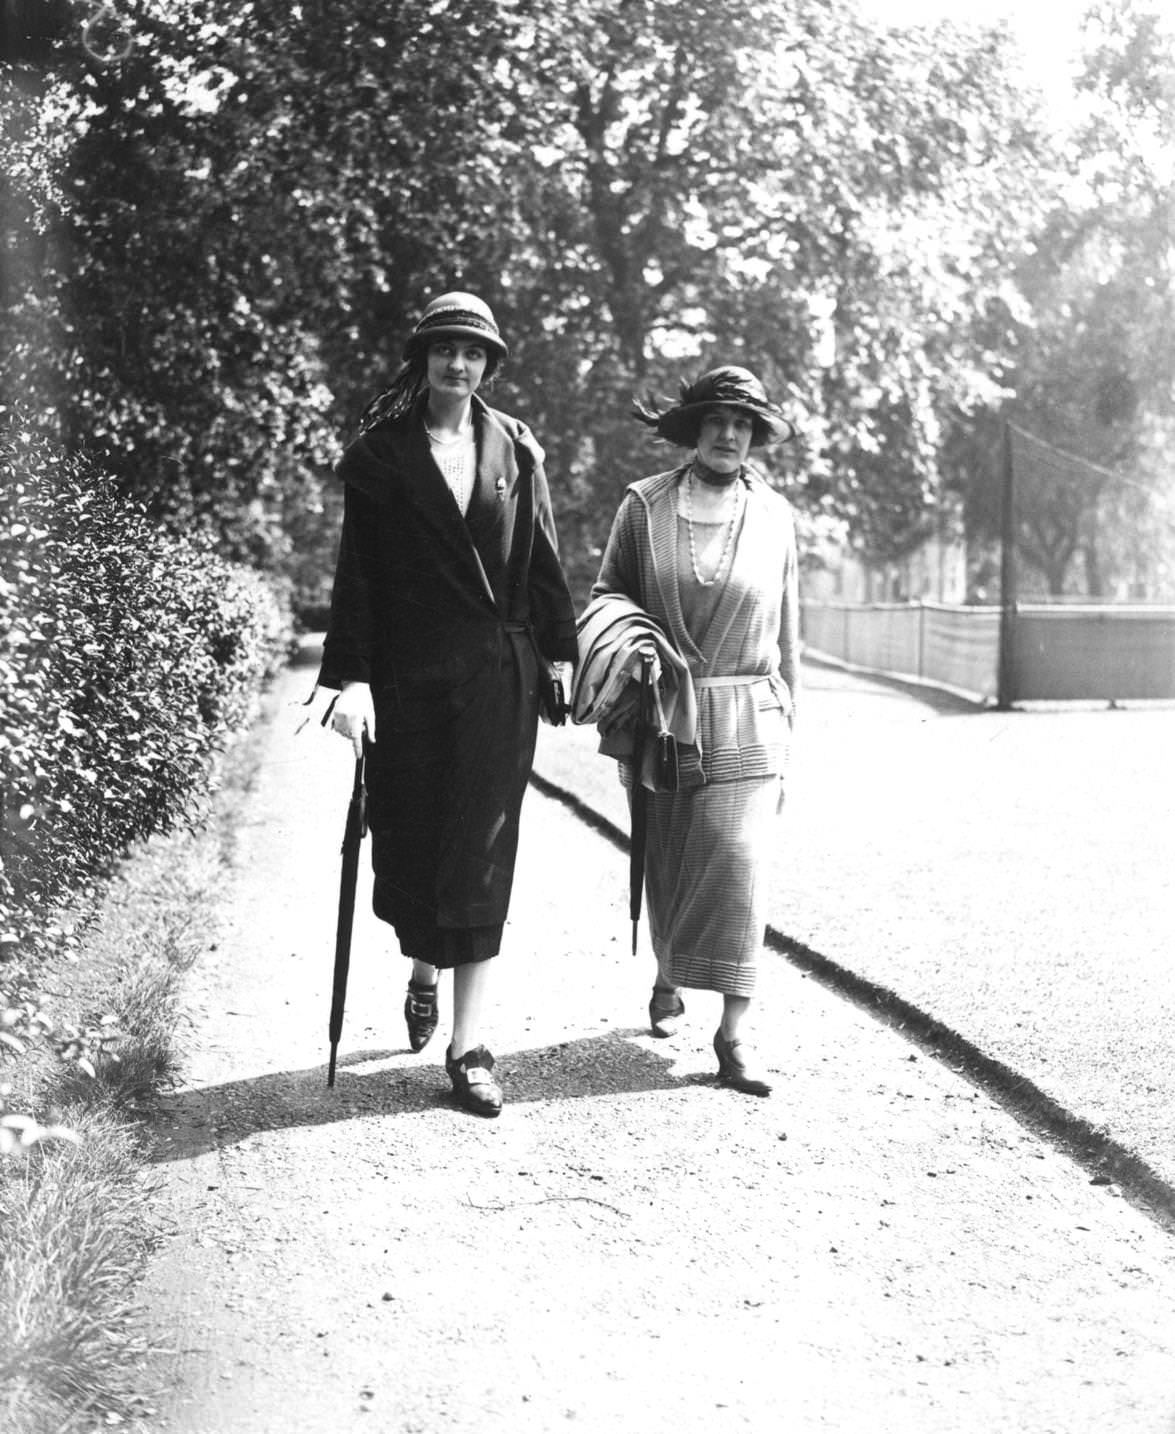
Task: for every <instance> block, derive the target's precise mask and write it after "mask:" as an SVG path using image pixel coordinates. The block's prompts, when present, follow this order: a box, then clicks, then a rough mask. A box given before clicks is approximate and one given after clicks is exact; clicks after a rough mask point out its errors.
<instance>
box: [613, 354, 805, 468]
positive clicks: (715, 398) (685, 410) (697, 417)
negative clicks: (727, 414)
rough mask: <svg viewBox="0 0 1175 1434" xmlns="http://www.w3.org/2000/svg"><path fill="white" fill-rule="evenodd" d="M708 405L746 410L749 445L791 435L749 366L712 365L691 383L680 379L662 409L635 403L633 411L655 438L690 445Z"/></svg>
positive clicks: (791, 426)
mask: <svg viewBox="0 0 1175 1434" xmlns="http://www.w3.org/2000/svg"><path fill="white" fill-rule="evenodd" d="M712 408H737V409H740V410H741V411H742V412H744V413H747V414H749V415H750V417H751V420H752V422H753V424H754V432H753V434H752V437H751V446H752V447H753V448H758V447H761V446H762V445H763V444H766V443H782V442H784V441H785V440H786V439H789V438H794V437H795V432H796V430H795V425H794V424H792V423H790V422H789V421H788V420H787V419H786V418H785V417H784V416H783V412H782V410H781V409H779V408H778V407H777V406H776V405H775V404H773V403H771V402H770V401H769V400H768V398H767V393H766V390H765V389H764V387H763V385H762V384H761V383H760V382H759V380H758V379H757V378H756V377H755V375H754V374H753V373H752V372H751V371H750V369H746V368H738V367H736V366H735V365H734V364H724V365H723V366H722V367H721V368H712V369H710V370H709V371H708V372H707V373H704V374H702V376H701V377H700V378H696V379H694V380H693V382H692V383H686V382H683V383H682V385H681V395H680V397H679V398H678V401H677V402H676V403H674V404H671V405H670V407H668V408H666V409H662V410H660V411H658V410H656V409H653V408H647V407H645V405H644V404H641V403H635V404H634V405H633V414H634V416H635V417H637V418H639V419H640V421H641V422H642V423H645V424H647V425H648V426H649V427H650V428H652V429H653V430H654V432H655V433H656V434H657V436H658V437H659V438H664V439H665V440H666V441H667V442H669V443H676V444H677V445H678V446H679V447H681V448H692V447H693V446H694V445H695V444H696V443H697V441H698V433H699V431H700V429H701V426H702V418H703V416H704V415H705V414H706V412H707V411H708V410H710V409H712Z"/></svg>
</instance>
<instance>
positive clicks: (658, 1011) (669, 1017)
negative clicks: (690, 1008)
mask: <svg viewBox="0 0 1175 1434" xmlns="http://www.w3.org/2000/svg"><path fill="white" fill-rule="evenodd" d="M684 1015H685V1002H684V1001H683V1000H682V999H681V994H680V992H679V991H677V990H676V988H672V987H671V988H669V989H668V990H667V989H666V988H665V987H663V986H654V987H653V999H652V1000H651V1001H650V1002H649V1025H650V1027H651V1028H652V1031H653V1034H654V1035H655V1036H658V1037H664V1036H675V1035H676V1034H677V1021H678V1017H680V1016H684Z"/></svg>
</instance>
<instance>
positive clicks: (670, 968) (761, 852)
mask: <svg viewBox="0 0 1175 1434" xmlns="http://www.w3.org/2000/svg"><path fill="white" fill-rule="evenodd" d="M779 781H780V779H779V777H778V776H777V775H771V776H763V777H748V778H744V779H742V780H741V781H735V782H713V783H711V784H709V785H707V786H704V787H694V788H691V789H690V790H688V791H683V792H677V793H667V792H650V793H649V836H648V846H647V855H646V866H645V897H646V903H647V909H648V920H649V932H650V935H651V937H652V941H653V950H654V952H655V953H656V957H657V965H658V967H659V969H660V973H661V978H662V980H663V981H664V982H665V983H666V984H672V985H674V986H690V987H693V988H695V989H699V990H703V991H721V992H722V993H723V994H724V995H729V996H750V995H753V994H754V990H755V976H756V973H757V970H758V963H759V952H760V951H761V950H762V948H763V935H764V932H765V929H766V926H767V895H768V891H767V883H768V874H769V869H768V863H769V857H770V847H771V831H772V827H773V825H774V823H775V819H776V816H777V814H778V811H779V790H780V788H779Z"/></svg>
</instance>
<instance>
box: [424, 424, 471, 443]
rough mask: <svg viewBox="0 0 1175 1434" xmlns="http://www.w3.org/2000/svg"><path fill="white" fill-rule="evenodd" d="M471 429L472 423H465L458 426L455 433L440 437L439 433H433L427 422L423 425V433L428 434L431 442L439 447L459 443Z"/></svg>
mask: <svg viewBox="0 0 1175 1434" xmlns="http://www.w3.org/2000/svg"><path fill="white" fill-rule="evenodd" d="M472 430H473V425H472V424H471V423H467V424H466V425H465V426H464V427H463V428H459V429H458V430H457V432H456V433H450V434H449V435H448V436H447V437H444V438H442V437H441V435H440V434H439V433H434V432H433V431H432V429H431V428H430V427H429V426H428V424H427V423H426V424H425V425H424V431H425V433H427V434H428V436H429V438H430V439H431V440H432V442H433V443H436V444H438V445H439V446H440V447H441V448H444V447H446V446H447V445H448V444H450V443H460V442H461V440H462V439H463V438H468V437H469V435H470V433H471V432H472Z"/></svg>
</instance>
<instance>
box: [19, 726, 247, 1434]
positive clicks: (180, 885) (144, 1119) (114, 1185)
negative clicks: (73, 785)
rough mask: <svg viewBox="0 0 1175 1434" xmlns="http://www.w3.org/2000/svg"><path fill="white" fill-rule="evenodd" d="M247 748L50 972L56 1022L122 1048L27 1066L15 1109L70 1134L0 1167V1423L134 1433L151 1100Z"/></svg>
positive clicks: (235, 754) (207, 938) (152, 1186)
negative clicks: (210, 804)
mask: <svg viewBox="0 0 1175 1434" xmlns="http://www.w3.org/2000/svg"><path fill="white" fill-rule="evenodd" d="M247 756H248V753H247V743H246V741H244V740H238V741H237V742H236V743H235V744H234V746H233V748H232V749H231V750H230V751H229V752H228V753H227V754H226V755H225V756H224V757H222V759H221V762H220V764H219V782H218V786H219V789H220V799H219V801H218V804H217V809H216V810H213V809H212V808H209V810H208V811H207V812H205V813H204V816H203V819H202V820H201V821H200V823H199V824H198V825H197V826H195V827H193V828H192V829H189V830H187V831H181V832H177V833H173V834H172V835H170V836H168V837H164V838H154V839H153V840H151V841H150V842H148V843H146V844H144V845H143V846H142V847H141V848H140V849H139V850H137V851H136V852H134V853H133V854H132V855H131V856H130V857H129V858H128V859H127V860H126V861H125V862H124V863H122V865H121V866H120V868H119V870H118V871H117V873H116V874H115V875H114V877H113V879H112V880H111V882H110V884H109V886H108V888H107V890H106V893H105V897H104V900H103V903H102V906H101V909H100V911H99V912H98V914H97V915H96V917H95V918H94V919H93V920H91V921H90V922H89V923H88V925H87V927H86V930H85V933H84V935H83V937H82V939H81V941H80V942H79V944H78V946H77V947H76V948H75V949H74V950H73V951H72V952H71V953H67V954H63V955H62V957H61V960H60V964H59V965H58V967H57V969H52V970H46V971H43V972H41V973H40V977H41V984H42V985H43V987H45V988H46V989H48V990H50V991H51V992H52V995H53V998H54V1009H55V1012H57V1013H59V1014H60V1017H61V1019H63V1020H65V1021H71V1022H72V1023H74V1024H77V1025H79V1026H84V1025H89V1024H97V1023H99V1022H100V1021H101V1019H102V1018H103V1017H105V1016H111V1017H113V1018H114V1021H115V1023H116V1026H117V1029H118V1030H119V1032H120V1033H121V1039H120V1041H119V1043H118V1045H117V1048H116V1051H115V1054H114V1056H113V1057H112V1058H108V1059H105V1060H103V1061H101V1062H100V1063H99V1064H98V1067H97V1074H96V1076H94V1077H89V1076H86V1075H85V1074H84V1073H82V1072H81V1071H79V1070H78V1069H77V1067H76V1066H72V1065H64V1064H61V1063H59V1062H57V1061H56V1060H54V1058H53V1057H52V1056H51V1055H48V1054H46V1055H44V1056H42V1057H40V1058H39V1059H37V1060H36V1061H33V1062H29V1063H28V1065H27V1069H25V1070H23V1071H22V1076H21V1088H20V1089H18V1090H16V1091H14V1092H13V1094H14V1096H15V1097H16V1104H17V1105H18V1107H19V1108H21V1109H26V1110H38V1111H42V1112H47V1113H48V1117H47V1120H46V1123H48V1121H49V1120H51V1121H53V1122H55V1123H60V1124H62V1125H64V1126H67V1127H68V1128H69V1129H70V1130H72V1131H73V1132H74V1133H75V1135H76V1136H77V1143H76V1144H75V1143H73V1142H69V1141H64V1140H62V1141H52V1142H43V1143H42V1144H40V1145H36V1146H33V1147H32V1148H31V1149H30V1150H29V1151H27V1152H26V1153H25V1154H23V1155H20V1156H10V1157H9V1158H7V1159H4V1160H0V1232H2V1235H0V1429H3V1430H4V1431H5V1434H89V1431H91V1430H98V1429H103V1430H108V1429H110V1428H124V1429H130V1430H134V1429H142V1428H144V1427H145V1426H146V1424H147V1423H148V1422H149V1421H150V1418H151V1415H152V1413H153V1412H154V1410H153V1399H152V1391H151V1389H150V1387H149V1385H148V1376H147V1374H146V1370H147V1369H148V1367H149V1365H148V1360H149V1355H150V1350H149V1348H148V1343H147V1340H146V1337H145V1336H144V1334H143V1329H144V1328H145V1324H144V1322H143V1321H142V1320H141V1319H140V1316H139V1311H138V1309H137V1307H136V1289H137V1286H138V1284H139V1281H140V1279H141V1277H142V1275H143V1273H144V1270H145V1268H146V1265H147V1261H148V1260H149V1258H150V1255H151V1252H152V1250H153V1249H154V1248H155V1246H156V1245H157V1243H158V1241H159V1239H160V1238H161V1236H162V1234H163V1232H162V1231H161V1230H160V1229H159V1217H158V1213H157V1205H156V1201H155V1192H156V1190H157V1188H158V1181H157V1177H156V1176H155V1174H154V1173H153V1169H152V1167H151V1164H150V1156H151V1139H152V1137H151V1128H150V1123H149V1117H150V1115H151V1112H152V1108H153V1101H154V1098H155V1096H156V1095H157V1094H158V1093H159V1091H160V1090H161V1089H162V1088H164V1087H166V1085H167V1083H168V1081H169V1079H170V1078H171V1077H172V1076H173V1075H174V1074H175V1072H176V1070H177V1068H178V1065H179V1062H180V1058H181V1055H182V1040H183V1030H184V1023H183V1012H182V1003H181V997H182V992H183V983H184V977H185V974H186V973H187V971H188V970H189V969H190V968H191V966H192V965H193V963H194V962H195V961H196V960H197V959H198V958H199V956H200V954H201V952H202V951H203V950H205V949H207V947H208V946H209V945H210V944H211V943H212V942H214V941H215V932H214V931H212V930H211V929H210V928H209V925H208V922H207V917H206V913H208V912H209V911H210V910H211V909H212V908H213V906H214V902H213V900H212V897H213V895H214V892H215V887H216V884H217V882H218V880H219V878H220V876H221V874H222V872H223V869H224V863H225V861H226V860H227V854H228V848H229V844H230V842H231V829H230V824H229V822H228V819H227V817H226V816H225V811H226V809H227V808H231V807H232V806H233V805H234V796H235V795H236V794H238V793H239V792H240V791H243V790H244V789H245V788H246V787H247V784H248V780H249V764H248V760H247Z"/></svg>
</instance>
